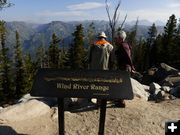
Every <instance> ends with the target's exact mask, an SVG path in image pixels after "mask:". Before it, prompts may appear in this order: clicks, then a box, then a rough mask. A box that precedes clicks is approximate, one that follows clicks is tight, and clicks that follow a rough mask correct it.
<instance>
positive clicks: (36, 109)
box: [0, 99, 50, 123]
mask: <svg viewBox="0 0 180 135" xmlns="http://www.w3.org/2000/svg"><path fill="white" fill-rule="evenodd" d="M47 112H50V107H49V106H48V105H47V104H45V103H43V102H41V101H38V100H36V99H32V100H28V101H27V102H23V103H20V104H15V105H12V106H9V107H7V108H4V109H1V110H0V123H8V122H14V121H22V120H25V119H31V118H34V117H38V116H41V115H43V114H46V113H47Z"/></svg>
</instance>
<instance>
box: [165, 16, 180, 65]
mask: <svg viewBox="0 0 180 135" xmlns="http://www.w3.org/2000/svg"><path fill="white" fill-rule="evenodd" d="M176 23H177V19H176V18H175V15H172V16H170V17H169V20H168V22H167V24H166V26H165V27H164V36H163V54H162V55H163V61H164V62H165V63H167V64H170V65H171V66H173V65H172V64H173V61H174V59H176V58H175V57H176V56H175V54H176V53H175V52H176V43H175V35H176V31H177V29H176Z"/></svg>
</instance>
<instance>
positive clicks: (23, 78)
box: [0, 0, 180, 106]
mask: <svg viewBox="0 0 180 135" xmlns="http://www.w3.org/2000/svg"><path fill="white" fill-rule="evenodd" d="M3 2H6V1H3V0H1V1H0V8H1V9H2V8H4V6H11V4H10V3H9V4H8V5H7V3H3ZM5 24H6V22H5V21H3V20H0V46H1V47H0V106H1V105H2V104H11V103H13V102H15V101H16V100H17V99H19V98H20V97H22V96H23V95H24V94H26V93H29V92H30V90H31V88H32V84H33V79H34V76H35V75H36V73H37V71H38V69H39V68H58V69H59V70H61V69H88V61H87V50H88V46H89V45H91V44H92V43H93V42H94V41H95V40H96V33H95V29H96V27H95V26H94V23H93V22H92V23H91V24H90V25H89V28H88V31H87V32H86V33H85V32H84V27H83V25H82V24H78V25H76V28H75V31H74V32H73V33H72V36H73V41H72V42H71V43H70V44H69V45H68V46H69V48H65V46H66V43H65V42H64V39H60V38H59V37H58V36H57V35H56V33H53V34H52V35H51V42H50V43H48V44H49V46H48V48H45V47H44V44H43V42H42V43H41V45H39V46H40V47H39V48H38V49H37V50H36V52H35V54H36V59H33V58H32V56H31V54H30V53H26V52H23V49H22V43H21V40H20V39H21V36H23V35H20V34H19V31H18V30H16V32H15V35H14V37H15V44H14V46H13V54H12V55H8V51H9V48H8V47H7V44H6V43H7V39H6V35H7V32H8V29H7V28H6V27H5ZM137 27H138V21H137V23H136V25H135V26H134V29H133V30H130V31H126V33H127V40H126V41H127V42H128V43H129V44H130V45H131V52H132V59H133V63H134V65H135V69H136V71H137V72H140V73H142V72H143V71H145V70H147V69H149V68H150V67H153V66H157V65H158V64H160V63H162V62H164V63H166V64H168V65H170V66H172V67H174V68H177V69H179V67H180V53H179V52H180V19H179V20H178V19H177V18H176V16H175V15H174V14H172V15H171V16H170V17H169V19H168V20H167V23H166V25H165V26H164V32H163V33H161V34H158V33H157V28H156V25H155V24H154V23H153V24H152V26H151V27H150V28H149V30H148V33H147V34H148V37H147V38H144V37H141V38H139V39H137V38H136V33H137ZM110 32H111V31H110ZM112 41H113V40H112V39H110V41H109V42H112ZM85 42H86V43H87V44H88V46H85ZM112 44H113V46H114V48H116V43H112ZM115 69H116V68H115Z"/></svg>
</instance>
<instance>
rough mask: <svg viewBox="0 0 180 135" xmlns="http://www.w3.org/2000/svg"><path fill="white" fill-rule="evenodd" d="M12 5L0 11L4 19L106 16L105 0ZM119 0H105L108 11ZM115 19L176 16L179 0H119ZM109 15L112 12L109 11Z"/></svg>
mask: <svg viewBox="0 0 180 135" xmlns="http://www.w3.org/2000/svg"><path fill="white" fill-rule="evenodd" d="M9 1H10V2H11V3H13V4H14V6H13V7H10V8H6V9H4V10H1V11H0V19H1V20H5V21H25V22H29V23H42V24H43V23H48V22H51V21H79V20H108V16H107V13H106V8H105V0H9ZM118 1H119V0H108V5H109V7H110V12H111V13H113V11H114V6H115V5H117V3H118ZM119 13H120V15H119V20H120V21H121V20H123V19H124V17H125V15H126V14H127V20H126V21H134V20H136V19H137V18H139V20H148V21H150V22H155V21H162V22H164V23H165V22H167V20H168V19H169V16H171V15H172V14H175V16H176V18H178V19H179V18H180V0H121V5H120V8H119ZM111 16H112V14H111Z"/></svg>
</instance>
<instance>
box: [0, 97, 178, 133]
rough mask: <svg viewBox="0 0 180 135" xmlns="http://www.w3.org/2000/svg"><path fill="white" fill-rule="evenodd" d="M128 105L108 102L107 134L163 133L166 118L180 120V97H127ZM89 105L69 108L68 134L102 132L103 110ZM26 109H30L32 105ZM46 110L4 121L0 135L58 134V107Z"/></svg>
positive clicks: (66, 122)
mask: <svg viewBox="0 0 180 135" xmlns="http://www.w3.org/2000/svg"><path fill="white" fill-rule="evenodd" d="M43 104H44V103H43ZM126 105H127V107H126V108H115V107H114V106H113V104H111V103H108V105H107V112H106V123H105V135H144V134H146V135H163V134H164V133H165V120H179V119H180V99H175V100H166V101H163V102H161V103H155V102H154V101H149V102H147V101H145V100H144V99H140V98H137V97H135V98H134V99H133V100H129V101H128V100H127V101H126ZM87 107H88V106H86V107H81V108H80V109H77V108H69V109H68V110H67V111H65V131H66V135H97V134H98V124H99V123H98V122H99V114H100V111H99V110H98V109H96V108H94V106H93V105H92V106H89V107H88V108H87ZM26 109H27V112H28V109H29V111H30V110H31V109H32V108H26ZM33 109H35V108H33ZM44 112H45V113H42V112H41V113H39V115H36V116H34V117H29V118H20V117H21V116H22V117H23V115H25V114H16V116H19V118H16V119H9V120H7V121H6V122H3V121H1V122H0V123H1V124H0V135H17V134H19V135H24V134H25V135H58V112H57V107H51V108H49V111H46V109H45V111H44ZM26 115H27V114H26ZM29 115H30V114H29Z"/></svg>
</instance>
